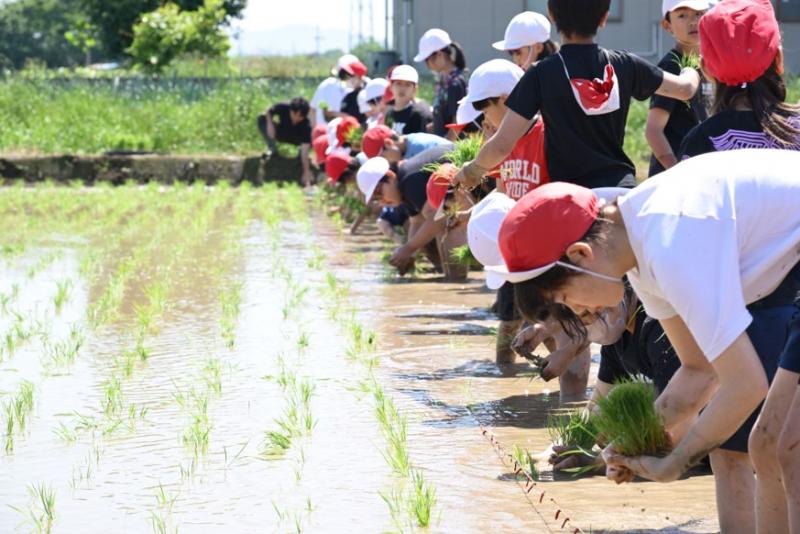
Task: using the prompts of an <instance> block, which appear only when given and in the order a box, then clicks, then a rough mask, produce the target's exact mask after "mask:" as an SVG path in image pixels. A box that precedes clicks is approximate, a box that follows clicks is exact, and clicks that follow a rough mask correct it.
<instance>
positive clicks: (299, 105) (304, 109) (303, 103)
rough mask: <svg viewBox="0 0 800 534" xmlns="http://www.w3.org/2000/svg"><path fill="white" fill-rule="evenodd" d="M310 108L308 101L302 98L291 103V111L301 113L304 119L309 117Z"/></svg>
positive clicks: (299, 97)
mask: <svg viewBox="0 0 800 534" xmlns="http://www.w3.org/2000/svg"><path fill="white" fill-rule="evenodd" d="M309 108H310V106H309V104H308V100H306V99H305V98H303V97H302V96H298V97H296V98H293V99H292V100H291V102H289V109H290V110H292V111H299V112H300V115H302V116H303V117H308V111H309Z"/></svg>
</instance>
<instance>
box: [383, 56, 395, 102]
mask: <svg viewBox="0 0 800 534" xmlns="http://www.w3.org/2000/svg"><path fill="white" fill-rule="evenodd" d="M396 68H397V65H392V66H391V67H389V70H387V71H386V79H387V80H391V79H392V73H393V72H394V69H396ZM392 100H394V93H393V92H392V84H391V83H390V84H389V85H387V86H386V90H385V91H384V92H383V102H384V103H386V104H388V103H389V102H391V101H392Z"/></svg>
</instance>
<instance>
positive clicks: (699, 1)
mask: <svg viewBox="0 0 800 534" xmlns="http://www.w3.org/2000/svg"><path fill="white" fill-rule="evenodd" d="M681 7H688V8H689V9H694V10H695V11H707V10H708V9H709V8H711V2H709V1H708V0H662V2H661V14H662V15H664V16H665V17H666V16H667V13H669V12H670V11H675V10H676V9H678V8H681Z"/></svg>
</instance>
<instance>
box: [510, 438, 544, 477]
mask: <svg viewBox="0 0 800 534" xmlns="http://www.w3.org/2000/svg"><path fill="white" fill-rule="evenodd" d="M511 455H512V456H513V457H514V461H515V462H517V465H518V466H519V468H520V469H522V470H523V471H524V472H525V473H526V474H527V475H528V476H529V477H531V478H532V479H533V480H539V469H538V468H537V467H536V462H534V461H533V458H531V454H530V452H528V450H527V449H524V448H522V447H520V446H519V445H516V444H515V445H514V448H513V449H512V450H511Z"/></svg>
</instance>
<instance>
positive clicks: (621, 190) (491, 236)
mask: <svg viewBox="0 0 800 534" xmlns="http://www.w3.org/2000/svg"><path fill="white" fill-rule="evenodd" d="M592 192H593V193H594V194H595V195H596V196H597V199H598V200H599V201H600V202H601V204H606V203H610V202H613V201H614V200H616V199H617V198H619V197H621V196H624V195H626V194H628V193H630V192H631V190H630V189H627V188H625V187H598V188H595V189H592ZM495 194H497V195H501V196H505V195H503V194H502V193H498V192H496V191H495V192H492V193H491V194H489V195H488V196H487V197H486V198H484V199H483V200H482V201H481V202H479V203H478V204H477V205H476V206H475V207H474V208H473V209H472V214H471V216H470V219H469V223H467V243H469V249H470V250H471V251H472V255H473V256H475V259H476V260H478V261H479V262H481V263H482V264H483V266H484V267H485V269H484V270H485V271H486V286H487V287H488V288H489V289H498V288H499V287H500V286H502V285H503V283H504V282H511V283H519V282H524V281H526V280H530V279H532V278H536V277H537V276H539V275H541V274H542V273H544V272H546V271H547V270H549V269H551V268H552V267H553V265H555V264H554V263H551V264H549V265H545V266H544V267H538V268H536V269H532V270H530V271H522V272H509V270H508V268H507V267H506V263H505V260H504V259H503V255H502V254H501V253H500V244H499V237H500V226H502V224H503V220H504V218H505V216H506V215H507V214H508V212H509V211H511V208H513V207H514V204H515V202H514V201H513V200H511V199H509V200H511V204H510V205H509V204H508V201H506V200H502V199H497V200H492V201H490V203H489V204H487V205H486V206H484V207H483V208H481V209H479V206H481V204H484V203H485V202H487V201H489V198H490V197H492V195H495ZM506 198H508V197H506ZM490 210H491V211H490ZM500 213H502V217H501V216H500V215H499V214H500ZM473 224H474V225H475V227H474V228H473ZM473 243H474V245H473ZM484 260H486V261H484ZM488 262H497V263H494V264H492V263H488ZM577 270H580V269H579V268H578V269H577Z"/></svg>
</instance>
